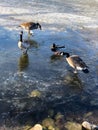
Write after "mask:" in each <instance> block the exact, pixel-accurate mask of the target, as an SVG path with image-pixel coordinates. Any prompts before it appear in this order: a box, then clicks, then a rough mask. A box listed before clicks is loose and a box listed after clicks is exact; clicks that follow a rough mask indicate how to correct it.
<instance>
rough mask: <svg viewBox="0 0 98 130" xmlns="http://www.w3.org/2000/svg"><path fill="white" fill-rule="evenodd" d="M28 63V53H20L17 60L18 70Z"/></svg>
mask: <svg viewBox="0 0 98 130" xmlns="http://www.w3.org/2000/svg"><path fill="white" fill-rule="evenodd" d="M28 64H29V58H28V54H22V55H21V56H20V58H19V61H18V70H19V71H23V70H24V69H26V68H27V67H28Z"/></svg>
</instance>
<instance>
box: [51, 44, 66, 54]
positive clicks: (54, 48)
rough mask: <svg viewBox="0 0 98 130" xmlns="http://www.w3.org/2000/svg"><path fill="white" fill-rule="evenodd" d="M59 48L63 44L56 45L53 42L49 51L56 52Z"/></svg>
mask: <svg viewBox="0 0 98 130" xmlns="http://www.w3.org/2000/svg"><path fill="white" fill-rule="evenodd" d="M60 48H65V46H59V45H56V44H55V43H53V44H52V46H51V51H53V52H56V51H58V50H59V49H60Z"/></svg>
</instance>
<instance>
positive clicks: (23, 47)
mask: <svg viewBox="0 0 98 130" xmlns="http://www.w3.org/2000/svg"><path fill="white" fill-rule="evenodd" d="M22 37H23V31H21V32H20V39H19V42H18V47H19V49H21V50H22V51H23V53H27V50H28V49H29V47H30V45H29V44H27V43H25V42H23V38H22Z"/></svg>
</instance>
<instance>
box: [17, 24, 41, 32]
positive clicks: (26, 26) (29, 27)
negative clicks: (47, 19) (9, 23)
mask: <svg viewBox="0 0 98 130" xmlns="http://www.w3.org/2000/svg"><path fill="white" fill-rule="evenodd" d="M19 27H21V28H23V29H25V30H28V34H30V30H34V29H38V28H39V29H40V30H41V25H40V24H39V23H34V22H25V23H22V24H20V25H19Z"/></svg>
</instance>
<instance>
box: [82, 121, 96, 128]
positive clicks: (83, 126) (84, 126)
mask: <svg viewBox="0 0 98 130" xmlns="http://www.w3.org/2000/svg"><path fill="white" fill-rule="evenodd" d="M82 130H98V126H97V125H94V124H91V123H89V122H87V121H84V122H83V123H82Z"/></svg>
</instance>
